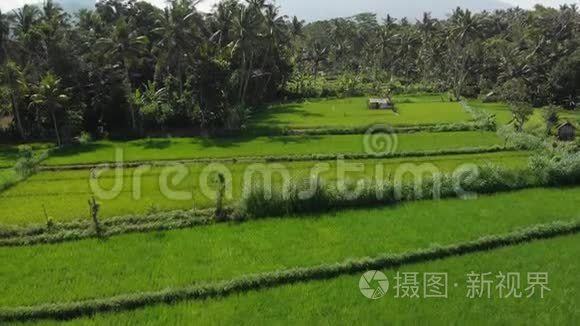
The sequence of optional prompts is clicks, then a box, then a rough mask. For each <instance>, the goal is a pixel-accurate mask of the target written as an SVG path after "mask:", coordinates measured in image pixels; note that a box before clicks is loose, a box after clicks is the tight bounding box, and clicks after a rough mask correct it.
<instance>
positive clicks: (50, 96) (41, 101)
mask: <svg viewBox="0 0 580 326" xmlns="http://www.w3.org/2000/svg"><path fill="white" fill-rule="evenodd" d="M30 100H31V104H32V105H36V106H38V107H40V108H42V109H44V110H45V112H46V113H47V114H48V115H49V117H50V119H51V120H52V125H53V127H54V133H55V135H56V143H57V145H58V146H62V140H61V137H60V132H59V128H58V125H59V122H58V120H57V111H59V110H61V109H66V105H67V104H68V102H69V96H68V95H67V94H66V92H65V90H64V89H62V86H61V83H60V79H59V78H58V77H57V76H56V75H54V74H52V73H50V72H49V73H47V74H46V75H45V76H44V78H42V80H41V81H40V83H39V84H38V86H37V87H35V90H34V93H33V94H32V95H31V96H30Z"/></svg>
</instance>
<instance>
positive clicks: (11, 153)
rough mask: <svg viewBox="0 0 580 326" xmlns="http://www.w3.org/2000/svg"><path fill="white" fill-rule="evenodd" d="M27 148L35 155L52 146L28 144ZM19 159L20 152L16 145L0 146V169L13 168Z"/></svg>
mask: <svg viewBox="0 0 580 326" xmlns="http://www.w3.org/2000/svg"><path fill="white" fill-rule="evenodd" d="M28 146H30V147H31V148H32V150H33V151H34V152H35V153H36V154H37V155H38V154H40V153H42V152H44V151H46V150H47V149H49V148H51V147H52V145H50V144H45V143H35V144H28ZM19 157H20V152H19V150H18V145H13V144H0V168H11V167H13V166H14V164H16V161H18V158H19Z"/></svg>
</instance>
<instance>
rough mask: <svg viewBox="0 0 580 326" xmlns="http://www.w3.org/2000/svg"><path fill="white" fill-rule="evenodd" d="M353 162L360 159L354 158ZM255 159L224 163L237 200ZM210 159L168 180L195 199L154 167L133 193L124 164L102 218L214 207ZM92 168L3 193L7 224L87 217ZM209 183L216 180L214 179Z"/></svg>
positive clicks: (299, 172)
mask: <svg viewBox="0 0 580 326" xmlns="http://www.w3.org/2000/svg"><path fill="white" fill-rule="evenodd" d="M527 156H528V153H526V152H502V153H493V154H476V155H450V156H440V157H430V158H406V159H393V160H364V161H359V162H358V165H357V166H356V167H359V168H362V169H363V171H359V172H350V173H348V174H346V176H347V177H348V178H350V179H351V180H356V179H360V178H373V176H374V175H375V171H376V170H375V168H376V166H377V164H382V165H383V166H382V168H383V170H384V171H385V173H384V176H385V177H387V176H388V172H394V171H395V170H396V169H397V168H398V167H399V166H400V165H401V164H404V163H411V164H416V165H420V164H425V163H428V164H433V165H434V166H436V167H437V168H438V169H439V170H441V171H453V170H454V169H456V168H457V167H458V166H461V165H462V164H465V163H477V164H484V163H486V162H490V163H495V164H501V165H505V166H512V167H518V166H523V165H525V164H526V163H527ZM348 163H357V162H352V161H349V162H348ZM320 164H322V165H327V166H328V168H329V171H327V172H325V173H322V174H321V176H322V177H323V178H324V179H327V180H330V181H332V180H335V179H336V178H337V173H336V171H337V162H292V163H287V164H284V165H281V164H276V165H267V166H266V169H265V171H271V172H276V171H278V172H279V171H283V170H284V169H282V167H284V168H285V169H287V170H288V171H289V173H290V175H291V176H292V177H294V178H305V177H307V176H308V175H310V171H311V169H312V168H313V167H315V166H317V165H320ZM249 165H250V164H224V166H225V167H226V168H227V169H228V170H229V171H231V174H232V180H233V199H234V200H235V199H239V198H240V194H241V191H242V187H243V186H242V185H243V179H244V178H243V176H244V171H245V170H246V168H247V167H248V166H249ZM206 166H207V165H205V164H192V165H189V166H188V169H189V175H188V176H187V177H186V178H185V179H184V180H183V181H181V182H178V183H175V184H173V183H169V185H170V189H172V190H179V191H183V190H187V191H190V192H193V194H194V195H193V199H192V200H171V199H168V198H167V197H166V196H164V195H163V193H162V192H161V190H160V180H161V178H160V173H161V171H162V168H153V169H152V170H151V171H149V172H147V173H145V174H144V175H143V178H142V186H141V187H140V188H139V189H142V191H141V194H142V195H141V197H140V198H139V197H138V198H137V199H134V197H133V194H134V192H133V189H134V188H135V187H134V186H133V175H134V173H135V171H136V170H135V169H125V170H124V173H123V179H122V185H123V188H122V191H121V192H120V194H119V195H118V196H116V197H115V198H113V199H108V200H101V203H102V209H101V214H100V216H101V217H104V218H107V217H113V216H119V215H128V214H142V213H145V212H147V211H148V210H151V209H155V210H170V209H190V208H192V207H193V206H195V207H196V208H207V207H213V206H214V204H215V203H214V201H213V200H211V199H210V198H208V197H207V196H206V195H205V194H204V193H202V192H201V191H200V185H201V184H203V182H202V181H200V175H201V172H202V171H203V169H204V168H205V167H206ZM113 176H114V172H113V171H109V172H106V173H105V174H103V175H102V176H100V179H99V180H100V184H101V185H102V187H103V188H104V189H111V188H112V187H113V183H114V179H113ZM89 178H90V172H89V171H88V170H81V171H58V172H42V173H39V174H36V175H34V176H32V177H31V178H30V179H28V180H27V181H26V182H23V183H20V184H18V185H16V186H14V187H13V188H11V189H9V190H7V191H5V192H3V193H0V211H2V212H6V213H5V214H3V216H2V217H0V223H2V224H29V223H44V221H45V216H44V208H43V207H45V208H46V211H47V213H48V214H49V215H50V216H52V217H53V218H54V220H57V221H71V220H75V219H79V218H81V219H86V218H87V214H88V213H87V212H88V204H87V200H88V199H89V197H90V196H91V195H92V192H91V188H90V185H89ZM280 180H281V176H280V174H279V173H274V174H273V183H274V184H275V185H276V184H278V185H279V184H280ZM210 186H212V187H213V185H212V184H211V183H210Z"/></svg>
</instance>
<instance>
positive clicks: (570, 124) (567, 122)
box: [558, 121, 578, 129]
mask: <svg viewBox="0 0 580 326" xmlns="http://www.w3.org/2000/svg"><path fill="white" fill-rule="evenodd" d="M566 126H571V127H572V128H574V129H578V128H577V127H576V126H575V125H574V124H573V123H572V122H570V121H566V122H563V123H561V124H560V125H559V126H558V129H562V128H563V127H566Z"/></svg>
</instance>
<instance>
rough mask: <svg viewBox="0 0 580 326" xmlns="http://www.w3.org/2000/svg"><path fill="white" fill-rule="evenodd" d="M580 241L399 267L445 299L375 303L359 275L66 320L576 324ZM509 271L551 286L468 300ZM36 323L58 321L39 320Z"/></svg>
mask: <svg viewBox="0 0 580 326" xmlns="http://www.w3.org/2000/svg"><path fill="white" fill-rule="evenodd" d="M579 242H580V236H578V235H576V236H569V237H563V238H558V239H552V240H544V241H539V242H535V243H531V244H525V245H521V246H517V247H509V248H503V249H499V250H497V251H493V252H485V253H478V254H473V255H469V256H464V257H454V258H450V259H446V260H442V261H435V262H430V263H426V264H422V265H411V266H405V267H403V268H401V269H400V270H399V271H400V272H401V273H405V272H406V273H419V275H420V277H421V276H422V275H424V274H425V273H442V272H443V273H448V279H449V282H450V284H449V288H448V291H449V293H448V299H425V298H420V299H408V298H395V294H394V292H393V291H394V290H393V289H392V288H391V289H390V290H389V292H387V295H386V296H385V297H383V298H382V299H379V300H376V301H371V300H368V299H366V298H365V297H363V296H362V295H361V293H360V292H359V289H358V281H359V278H360V275H352V276H348V275H347V276H342V277H339V278H337V279H333V280H328V281H314V282H308V283H301V284H295V285H292V286H282V287H279V288H274V289H267V290H263V291H251V292H248V293H243V294H239V295H233V296H230V297H227V298H223V299H211V300H207V301H192V302H182V303H177V304H175V305H156V306H151V307H147V308H144V309H138V310H135V311H129V312H122V313H115V314H100V315H97V316H93V317H89V318H83V319H79V320H75V321H71V322H66V323H65V325H105V324H106V325H129V324H133V323H137V324H139V325H178V324H179V325H187V324H235V325H259V324H277V323H279V322H283V323H285V324H318V323H319V322H320V320H324V321H325V323H327V324H329V325H344V324H364V325H384V324H385V323H387V324H390V323H392V324H423V323H425V322H426V321H428V322H429V324H437V325H439V324H441V325H443V324H448V323H449V321H450V320H454V321H461V322H462V323H467V324H472V325H483V324H485V325H502V324H510V325H511V324H526V325H575V324H576V323H577V320H578V319H577V317H578V304H579V299H580V297H579V296H578V293H577V292H575V289H577V288H578V287H580V280H579V279H578V272H579V270H580V266H579V264H578V260H577V259H576V258H577V257H578V255H580V246H578V243H579ZM562 248H566V250H561V249H562ZM570 262H572V263H570ZM506 271H509V272H514V273H519V274H520V275H521V277H522V279H524V278H525V277H526V275H527V273H528V272H530V271H542V272H545V273H548V275H549V285H548V288H549V289H550V290H551V291H549V292H546V294H545V297H544V298H543V299H542V298H540V296H539V294H538V293H536V294H535V295H534V296H533V297H531V298H519V299H518V298H503V299H500V298H499V297H498V294H497V293H498V292H497V290H495V289H492V291H493V292H492V295H493V297H492V298H491V299H488V298H476V299H467V298H466V293H467V292H468V290H467V284H466V279H467V277H466V275H467V274H469V273H472V272H476V273H492V275H497V274H498V273H500V272H503V273H506ZM383 272H384V273H385V274H386V275H387V277H388V278H389V280H391V281H392V280H393V278H394V277H395V275H396V272H395V271H393V270H385V271H383ZM421 282H422V281H421ZM522 282H525V280H523V281H522ZM455 283H457V284H458V286H457V287H455V286H454V284H455ZM496 284H497V283H494V286H495V285H496ZM522 285H523V284H522ZM58 324H59V325H60V323H58ZM37 325H57V323H55V322H39V323H37Z"/></svg>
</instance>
